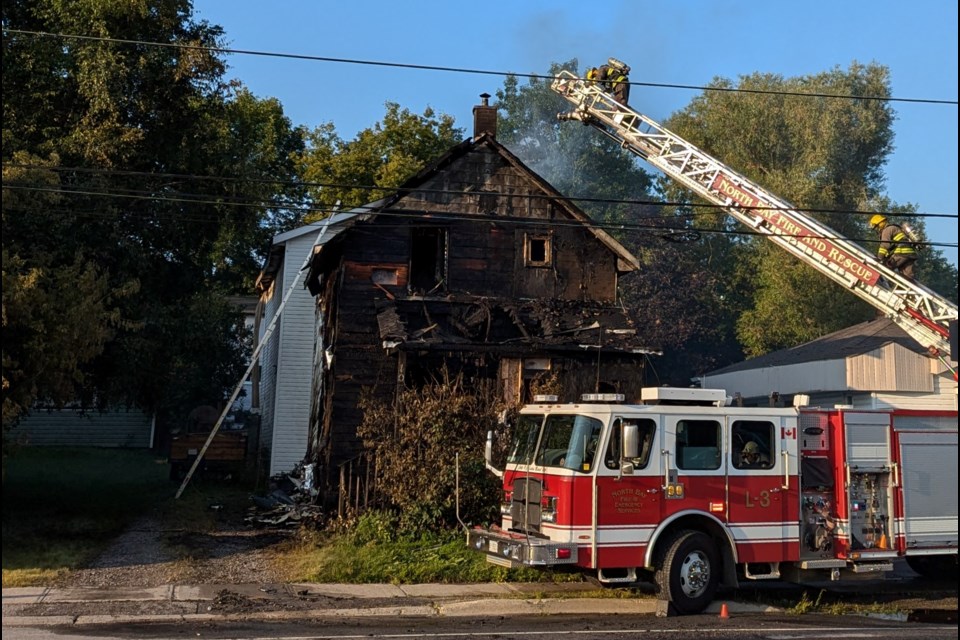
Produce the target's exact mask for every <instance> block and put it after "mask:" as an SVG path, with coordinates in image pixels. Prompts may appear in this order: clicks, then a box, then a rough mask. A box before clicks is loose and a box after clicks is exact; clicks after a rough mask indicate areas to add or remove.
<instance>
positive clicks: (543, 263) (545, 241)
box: [523, 233, 553, 267]
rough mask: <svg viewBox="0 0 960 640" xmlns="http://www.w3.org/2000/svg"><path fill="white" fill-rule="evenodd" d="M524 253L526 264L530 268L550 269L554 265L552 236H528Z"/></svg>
mask: <svg viewBox="0 0 960 640" xmlns="http://www.w3.org/2000/svg"><path fill="white" fill-rule="evenodd" d="M523 253H524V256H523V258H524V264H526V265H527V266H528V267H549V266H550V265H551V264H552V263H553V247H552V242H551V238H550V234H548V233H536V234H534V233H530V234H527V237H526V241H525V242H524V251H523Z"/></svg>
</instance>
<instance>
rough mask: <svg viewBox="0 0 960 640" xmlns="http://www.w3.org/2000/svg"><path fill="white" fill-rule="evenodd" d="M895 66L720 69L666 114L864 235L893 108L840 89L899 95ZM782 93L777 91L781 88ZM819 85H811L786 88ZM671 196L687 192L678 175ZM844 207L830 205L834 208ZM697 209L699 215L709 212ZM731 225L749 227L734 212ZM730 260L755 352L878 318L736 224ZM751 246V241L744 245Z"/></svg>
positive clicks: (844, 230) (713, 149) (715, 151)
mask: <svg viewBox="0 0 960 640" xmlns="http://www.w3.org/2000/svg"><path fill="white" fill-rule="evenodd" d="M889 84H890V78H889V70H888V69H887V68H886V67H883V66H881V65H877V64H870V65H861V64H858V63H853V64H851V65H850V68H849V69H848V70H846V71H844V70H841V69H839V68H835V69H832V70H830V71H827V72H824V73H820V74H816V75H812V76H802V77H796V78H783V77H781V76H778V75H774V74H761V73H755V74H752V75H749V76H743V77H741V78H740V79H739V81H738V82H737V83H734V82H732V81H730V80H727V79H723V78H718V79H715V80H714V81H713V82H712V83H711V87H712V88H713V89H743V90H747V92H733V91H724V90H708V91H705V92H704V93H703V94H702V95H700V96H698V97H696V98H694V100H693V101H691V103H690V105H688V106H687V107H686V108H684V109H682V110H681V111H679V112H678V113H675V114H674V115H673V116H671V118H670V119H668V120H667V121H666V122H665V123H664V124H665V126H666V127H667V128H669V129H670V130H671V131H674V132H676V133H677V134H678V135H680V136H682V137H684V138H685V139H687V140H689V141H691V142H692V143H694V144H696V145H697V146H699V147H700V148H703V149H705V150H706V151H707V152H708V153H710V154H711V155H713V156H714V157H717V158H720V159H721V160H722V161H723V162H724V164H727V165H729V166H732V167H735V168H736V169H737V171H738V172H739V173H741V174H743V175H746V176H747V177H749V178H751V179H753V180H755V181H757V183H759V184H760V185H762V186H763V187H764V188H765V189H767V190H768V191H770V192H772V193H775V194H777V195H778V196H779V197H781V198H783V199H785V200H787V201H789V202H792V203H793V204H794V205H795V206H798V207H802V208H805V209H812V210H816V211H818V212H816V213H813V214H812V215H814V217H817V218H819V219H820V220H821V221H822V222H823V223H824V224H826V225H828V226H829V227H830V228H832V229H834V230H835V231H837V232H838V233H839V234H840V235H842V236H844V237H847V238H851V239H854V240H861V241H864V240H867V239H868V238H869V236H870V234H869V233H868V231H869V230H868V227H867V225H866V216H864V215H851V214H850V213H847V212H849V211H856V210H864V211H868V210H870V206H871V204H872V203H874V202H875V201H876V198H877V197H878V196H879V195H880V194H881V191H882V188H883V179H884V174H883V166H884V164H885V162H886V160H887V157H888V155H889V153H890V151H891V150H892V148H893V131H892V124H893V121H894V118H895V114H894V112H893V110H892V108H891V107H890V104H889V103H888V102H884V101H882V100H875V99H871V100H849V99H835V98H830V97H824V96H826V95H828V94H839V95H845V94H846V95H870V96H888V95H890V87H889ZM774 92H779V93H774ZM784 92H786V93H791V92H792V93H795V94H817V97H812V96H810V95H785V93H784ZM663 186H664V193H666V194H672V195H669V196H668V197H671V198H675V199H682V198H683V195H682V193H681V191H680V190H679V189H678V188H677V187H675V186H674V185H668V184H664V185H663ZM830 210H832V211H836V212H837V213H829V212H827V211H830ZM714 215H715V214H701V215H699V216H697V218H698V223H700V222H705V221H706V220H705V219H706V218H707V216H711V217H712V216H714ZM726 230H737V231H742V228H739V227H737V226H736V225H734V224H733V223H728V224H727V227H726ZM712 244H714V245H720V246H722V245H724V244H725V245H727V246H728V247H729V251H723V250H722V249H720V250H718V251H715V255H729V256H730V260H729V261H727V263H726V264H725V265H724V266H722V267H721V268H720V269H718V270H717V271H718V273H720V274H723V278H724V279H725V280H727V281H729V282H737V283H740V284H741V285H743V286H744V287H746V290H745V291H743V292H742V294H741V297H740V300H739V303H740V304H741V305H742V307H741V310H742V313H737V311H739V310H737V309H736V308H735V309H734V311H735V316H736V315H739V318H738V319H737V321H736V334H737V337H738V339H739V341H740V343H741V344H742V346H743V349H744V351H745V352H746V353H747V354H748V355H760V354H762V353H766V352H768V351H771V350H774V349H779V348H784V347H789V346H794V345H796V344H799V343H801V342H804V341H807V340H810V339H813V338H816V337H819V336H821V335H823V334H825V333H828V332H830V331H835V330H837V329H840V328H843V327H846V326H849V325H851V324H854V323H856V322H860V321H863V320H866V319H869V318H870V317H872V316H873V310H872V308H870V307H869V306H868V305H866V304H865V303H863V302H859V301H858V300H856V299H855V298H853V297H851V296H850V294H849V292H847V291H845V290H843V289H842V288H841V287H839V286H837V285H834V284H832V282H830V281H828V280H827V279H826V278H825V277H822V276H820V275H818V274H816V273H815V272H814V271H812V270H811V269H810V268H809V267H807V266H806V265H804V264H802V263H800V262H799V261H797V260H795V259H793V258H792V257H791V256H790V255H788V254H787V253H785V252H783V251H782V250H780V249H778V248H776V247H773V246H771V245H770V243H768V242H766V241H765V240H762V239H759V238H756V237H741V236H738V235H727V236H726V239H724V240H715V241H713V243H712ZM741 248H742V250H741Z"/></svg>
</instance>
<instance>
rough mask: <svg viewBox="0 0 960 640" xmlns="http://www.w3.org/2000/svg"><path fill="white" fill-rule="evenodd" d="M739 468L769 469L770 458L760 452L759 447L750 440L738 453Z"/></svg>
mask: <svg viewBox="0 0 960 640" xmlns="http://www.w3.org/2000/svg"><path fill="white" fill-rule="evenodd" d="M740 468H741V469H747V468H752V469H769V468H770V458H768V457H767V455H766V454H765V453H763V452H762V451H760V445H758V444H757V443H756V442H754V441H753V440H751V441H749V442H748V443H747V444H745V445H743V450H742V451H741V452H740Z"/></svg>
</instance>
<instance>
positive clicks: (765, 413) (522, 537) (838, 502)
mask: <svg viewBox="0 0 960 640" xmlns="http://www.w3.org/2000/svg"><path fill="white" fill-rule="evenodd" d="M551 88H552V89H553V90H554V91H555V92H556V93H558V94H559V95H561V96H562V97H563V98H564V99H565V100H567V101H568V102H570V103H571V104H572V105H573V110H572V111H570V112H567V113H562V114H560V119H561V120H577V121H580V122H582V123H584V124H586V125H591V126H593V127H594V128H596V129H597V131H599V132H600V133H602V134H603V135H606V136H608V137H610V138H612V139H614V140H615V141H616V142H617V143H618V144H619V145H620V146H621V147H623V148H625V149H628V150H629V151H631V152H633V153H634V154H636V155H638V156H639V157H641V158H643V159H644V160H646V161H647V162H649V163H650V164H651V165H653V166H654V167H656V168H657V169H659V170H660V171H662V172H663V173H664V174H665V175H667V176H669V177H671V178H672V179H674V180H676V181H678V182H679V183H680V184H682V185H683V186H684V187H686V188H688V189H690V190H691V191H693V192H694V193H696V194H697V195H699V196H700V197H702V198H704V199H705V200H707V201H708V202H712V203H714V204H716V205H718V206H720V207H722V208H724V209H725V210H726V211H727V212H728V213H729V214H730V215H731V216H733V217H734V218H735V219H736V220H738V221H739V222H741V223H743V224H745V225H747V226H748V227H750V228H751V229H753V230H755V231H756V232H757V233H760V234H762V235H764V236H765V237H766V238H768V239H769V240H770V241H772V242H774V243H775V244H777V245H778V246H780V247H781V248H782V249H784V250H786V251H788V252H789V253H791V254H792V255H794V256H795V257H797V258H798V259H800V260H802V261H803V262H805V263H806V264H808V265H810V266H811V267H813V268H814V269H816V270H817V271H819V272H820V273H823V274H824V275H826V276H827V277H829V278H830V279H832V280H834V281H835V282H838V283H840V284H842V285H843V286H844V287H846V288H847V289H848V290H849V291H851V292H852V293H853V294H854V295H856V296H858V297H859V298H861V299H863V300H866V301H867V302H868V303H870V304H871V305H873V306H874V307H876V308H877V309H878V310H879V311H880V312H881V313H883V314H884V315H886V316H887V317H889V318H891V319H892V320H893V321H894V322H896V323H897V324H898V325H899V326H900V327H901V328H902V329H903V330H904V331H905V332H906V333H907V334H909V335H910V336H912V337H913V338H914V339H915V340H917V341H918V342H919V343H920V344H921V345H922V346H924V347H926V348H927V350H928V353H929V354H930V355H931V356H933V357H936V358H938V359H940V361H941V362H943V363H944V364H945V365H946V366H948V367H949V368H950V369H951V370H952V371H953V374H954V376H956V370H955V368H954V367H952V366H950V364H949V362H948V361H947V360H946V359H945V357H944V356H945V354H947V353H950V340H951V333H950V329H951V327H953V329H954V331H955V329H956V322H957V306H956V305H955V304H953V303H952V302H951V301H949V300H947V299H946V298H944V297H942V296H940V295H938V294H936V293H935V292H933V291H931V290H930V289H928V288H926V287H924V286H923V285H921V284H919V283H917V282H915V281H913V280H912V279H909V278H906V277H904V276H902V275H901V274H899V273H897V272H896V271H894V270H892V269H890V268H888V267H886V266H885V265H883V264H881V263H880V262H879V261H878V260H877V259H876V258H875V257H874V255H873V254H872V253H871V252H868V251H865V250H864V249H862V248H861V247H859V246H858V245H856V244H855V243H852V242H850V241H848V240H846V239H844V238H842V237H840V236H839V234H837V233H836V232H835V231H832V230H831V229H829V228H828V227H826V226H825V225H823V224H822V223H820V222H819V221H817V220H816V219H814V218H812V217H810V216H808V215H806V214H804V213H802V212H800V211H798V210H797V209H796V208H795V207H793V206H792V205H790V204H789V203H787V202H785V201H783V200H781V199H779V198H777V197H776V196H774V195H773V194H771V193H769V192H767V191H766V190H764V189H763V188H762V187H761V186H759V185H757V184H755V183H753V182H752V181H751V180H749V179H748V178H746V177H744V176H741V175H739V174H738V173H737V172H735V171H733V170H732V169H731V168H729V167H727V166H726V165H724V164H723V163H721V162H719V161H718V160H716V159H714V158H712V157H711V156H709V155H708V154H706V153H705V152H703V151H702V150H700V149H698V148H697V147H695V146H694V145H692V144H690V143H689V142H687V141H685V140H683V139H682V138H680V137H679V136H677V135H676V134H674V133H672V132H670V131H668V130H667V129H665V128H663V127H661V126H660V125H659V124H657V123H656V122H654V121H653V120H651V119H650V118H648V117H647V116H644V115H643V114H641V113H639V112H637V111H635V110H634V109H632V108H631V107H629V106H627V105H624V104H620V103H619V102H617V101H616V100H615V99H614V97H613V96H612V95H611V94H610V93H608V92H607V91H606V90H605V89H604V87H602V86H601V85H599V84H596V83H591V82H588V81H586V80H583V79H581V78H578V77H577V76H576V75H574V74H572V73H569V72H566V71H564V72H562V73H561V74H560V75H558V76H557V77H556V78H555V79H554V81H553V83H552V85H551ZM953 339H955V337H954V338H953ZM541 400H542V401H541V402H538V403H535V404H532V405H528V406H526V407H524V408H523V409H522V410H521V412H520V416H519V420H518V422H517V424H516V425H514V427H513V428H514V433H515V437H514V440H513V442H512V444H511V447H510V453H509V455H508V458H507V462H506V467H505V468H504V469H502V470H500V469H497V468H496V467H495V466H494V465H493V463H492V441H491V440H490V439H488V443H487V466H488V467H489V468H490V469H491V470H492V471H493V472H494V473H496V474H498V475H499V476H501V477H502V479H503V501H502V504H501V515H502V523H501V525H500V526H496V525H495V526H492V527H475V528H473V529H470V530H468V532H467V544H468V545H470V546H471V547H473V548H475V549H477V550H479V551H482V552H484V553H486V555H487V559H488V560H489V561H490V562H493V563H496V564H501V565H504V566H533V567H554V566H572V567H576V568H578V569H581V570H584V571H590V572H595V573H596V577H597V579H598V580H599V581H600V582H601V583H604V584H618V583H620V584H627V583H633V582H636V581H638V580H639V579H641V578H642V577H652V579H653V581H654V583H655V584H656V586H657V591H658V597H659V598H660V599H661V600H664V601H666V602H669V603H670V605H671V606H672V607H673V609H674V610H675V611H676V612H678V613H696V612H699V611H702V610H703V608H704V607H706V606H707V604H709V602H710V601H711V600H712V598H713V596H714V593H715V591H716V589H717V587H718V586H719V585H721V584H724V585H730V586H736V585H737V584H738V581H739V580H740V579H746V580H771V579H786V580H791V581H797V582H803V581H807V580H815V579H829V580H841V579H844V578H848V577H863V576H869V575H870V574H880V575H882V574H883V573H885V572H888V571H891V570H893V561H894V560H895V559H897V558H904V559H905V560H906V562H907V563H908V564H909V565H910V567H911V568H913V569H914V570H915V571H917V572H918V573H920V574H922V575H926V576H931V577H954V578H955V577H956V574H957V488H956V487H957V412H956V411H952V412H937V411H917V410H890V411H864V410H855V409H853V408H849V407H831V408H814V407H793V408H772V407H771V408H767V407H765V408H748V407H732V406H729V399H728V398H727V397H726V393H725V391H723V390H716V389H671V388H651V389H645V390H644V392H643V394H642V395H641V402H642V404H639V405H627V404H622V403H621V402H620V401H621V400H622V399H620V398H617V400H618V401H617V402H611V400H612V398H609V397H605V396H602V395H596V394H595V395H593V396H591V397H586V398H585V399H584V401H583V402H581V403H575V404H561V403H557V402H556V398H544V399H541Z"/></svg>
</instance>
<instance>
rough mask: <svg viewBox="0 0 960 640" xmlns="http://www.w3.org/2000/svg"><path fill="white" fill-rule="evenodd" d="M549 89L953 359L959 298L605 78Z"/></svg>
mask: <svg viewBox="0 0 960 640" xmlns="http://www.w3.org/2000/svg"><path fill="white" fill-rule="evenodd" d="M551 89H552V90H553V91H554V92H556V93H558V94H559V95H561V96H562V97H563V98H564V99H565V100H567V101H568V102H570V103H571V104H572V105H573V109H572V110H571V111H569V112H567V113H561V114H560V116H559V117H560V119H561V120H579V121H580V122H582V123H584V124H587V125H591V126H593V127H595V128H596V129H597V130H598V131H600V132H601V133H602V134H604V135H606V136H608V137H610V138H612V139H613V140H615V141H616V142H617V143H618V144H619V145H620V146H621V147H623V148H625V149H628V150H629V151H631V152H633V153H634V154H636V155H638V156H640V157H641V158H643V159H644V160H646V161H647V162H648V163H650V164H651V165H652V166H654V167H656V168H657V169H659V170H660V171H662V172H663V173H664V174H666V175H667V176H669V177H670V178H672V179H674V180H676V181H677V182H679V183H680V184H681V185H683V186H684V187H686V188H687V189H689V190H691V191H693V192H694V193H696V194H697V195H699V196H700V197H702V198H703V199H704V200H706V201H708V202H711V203H713V204H715V205H719V206H720V207H721V208H723V209H724V210H726V211H727V213H729V214H730V215H731V216H733V217H734V218H735V219H736V220H737V221H739V222H741V223H743V224H744V225H746V226H747V227H749V228H750V229H753V230H754V231H755V232H757V233H760V234H762V235H764V236H765V237H766V238H767V239H769V240H770V241H771V242H773V243H775V244H776V245H778V246H779V247H781V248H782V249H784V250H785V251H787V252H789V253H791V254H792V255H794V256H795V257H796V258H798V259H799V260H801V261H803V262H804V263H806V264H808V265H810V266H811V267H813V268H814V269H816V270H817V271H819V272H820V273H822V274H824V275H826V276H827V277H828V278H830V279H831V280H833V281H834V282H837V283H839V284H841V285H843V286H844V287H846V288H847V289H848V290H850V291H851V292H852V293H853V294H854V295H856V296H858V297H859V298H861V299H862V300H866V301H867V302H868V303H870V304H871V305H873V306H874V307H876V308H877V309H878V310H879V311H880V312H882V313H883V314H884V315H885V316H887V317H888V318H890V319H891V320H893V321H894V322H895V323H897V325H898V326H900V327H901V328H902V329H903V330H904V331H905V332H906V333H907V334H908V335H910V336H911V337H912V338H914V339H915V340H916V341H917V342H919V343H920V345H921V346H923V347H924V348H926V349H927V350H928V352H929V353H930V355H931V356H933V357H937V358H939V359H940V360H941V362H944V363H945V364H946V363H947V360H946V356H948V355H949V354H950V327H951V326H953V327H954V330H956V329H955V328H956V321H957V305H955V304H953V303H952V302H950V301H949V300H947V299H946V298H944V297H943V296H940V295H938V294H936V293H935V292H933V291H931V290H930V289H928V288H927V287H925V286H923V285H921V284H919V283H917V282H915V281H913V280H912V279H909V278H906V277H904V276H902V275H901V274H899V273H898V272H896V271H895V270H893V269H890V268H888V267H887V266H885V265H883V264H881V263H880V261H879V260H877V258H876V257H875V256H874V255H873V254H872V253H870V252H868V251H865V250H864V249H863V248H861V247H860V246H858V245H856V244H854V243H853V242H850V241H849V240H846V239H845V238H843V237H841V236H840V235H839V234H837V232H835V231H833V230H832V229H830V228H829V227H827V226H826V225H824V224H823V223H821V222H819V221H817V220H816V219H814V218H812V217H811V216H808V215H806V214H804V213H802V212H801V211H798V210H797V209H796V207H794V206H793V205H791V204H790V203H788V202H786V201H784V200H782V199H780V198H778V197H776V196H775V195H773V194H772V193H770V192H769V191H767V190H765V189H764V188H763V187H761V186H760V185H758V184H756V183H755V182H753V181H752V180H750V179H748V178H746V177H744V176H742V175H740V174H739V173H737V172H736V171H734V170H733V169H731V168H730V167H728V166H726V165H725V164H723V163H722V162H720V161H719V160H717V159H716V158H713V157H711V156H710V155H708V154H707V153H705V152H704V151H702V150H701V149H698V148H697V147H696V146H694V145H693V144H691V143H689V142H687V141H686V140H684V139H683V138H681V137H680V136H678V135H676V134H675V133H673V132H671V131H669V130H668V129H666V128H664V127H662V126H660V125H659V124H657V123H656V122H655V121H653V120H651V119H650V118H648V117H647V116H645V115H643V114H642V113H639V112H637V111H635V110H634V109H632V108H631V107H628V106H627V105H624V104H620V103H619V102H617V101H616V99H615V98H614V97H613V96H612V95H611V94H610V93H608V92H607V91H605V90H604V89H603V88H602V87H601V86H600V85H599V84H597V83H592V82H589V81H587V80H584V79H581V78H579V77H577V76H576V75H574V74H573V73H570V72H569V71H562V72H561V73H560V74H559V75H558V76H556V78H554V80H553V82H552V84H551ZM948 366H949V365H948ZM951 369H953V373H954V375H956V370H955V369H954V368H953V367H951Z"/></svg>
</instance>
